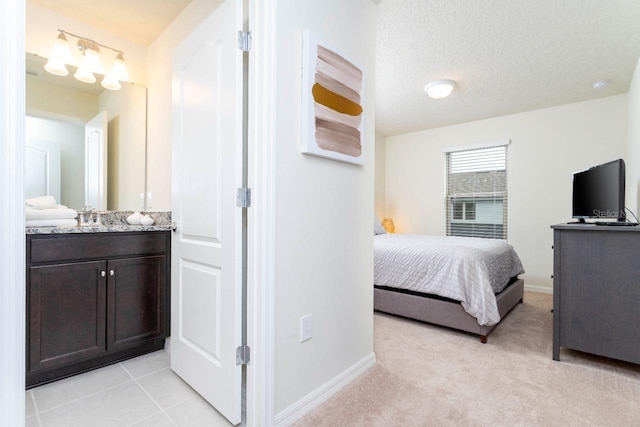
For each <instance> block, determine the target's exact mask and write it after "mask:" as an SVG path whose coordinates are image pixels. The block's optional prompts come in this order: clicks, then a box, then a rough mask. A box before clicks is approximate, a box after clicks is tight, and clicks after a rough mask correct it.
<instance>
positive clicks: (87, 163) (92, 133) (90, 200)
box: [84, 111, 108, 211]
mask: <svg viewBox="0 0 640 427" xmlns="http://www.w3.org/2000/svg"><path fill="white" fill-rule="evenodd" d="M107 124H108V119H107V112H106V111H101V112H99V113H98V115H97V116H95V117H94V118H93V119H91V120H89V121H88V122H87V123H86V124H85V125H84V204H85V206H91V207H92V208H94V209H97V210H99V211H106V210H107Z"/></svg>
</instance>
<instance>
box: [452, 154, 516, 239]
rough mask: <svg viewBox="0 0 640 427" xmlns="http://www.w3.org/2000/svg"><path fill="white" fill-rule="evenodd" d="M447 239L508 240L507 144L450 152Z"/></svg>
mask: <svg viewBox="0 0 640 427" xmlns="http://www.w3.org/2000/svg"><path fill="white" fill-rule="evenodd" d="M446 162H447V197H446V204H447V206H446V209H447V215H446V218H447V236H462V237H485V238H493V239H505V240H506V238H507V145H506V144H504V145H499V146H493V147H488V148H477V149H466V150H459V151H450V152H447V153H446Z"/></svg>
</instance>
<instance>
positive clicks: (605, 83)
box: [592, 80, 609, 90]
mask: <svg viewBox="0 0 640 427" xmlns="http://www.w3.org/2000/svg"><path fill="white" fill-rule="evenodd" d="M592 86H593V88H594V89H595V90H601V89H604V88H606V87H607V86H609V80H598V81H597V82H593V85H592Z"/></svg>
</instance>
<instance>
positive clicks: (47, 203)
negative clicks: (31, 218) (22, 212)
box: [26, 196, 56, 209]
mask: <svg viewBox="0 0 640 427" xmlns="http://www.w3.org/2000/svg"><path fill="white" fill-rule="evenodd" d="M26 202H27V206H29V207H32V208H34V209H55V207H56V199H55V197H52V196H40V197H32V198H30V199H27V200H26Z"/></svg>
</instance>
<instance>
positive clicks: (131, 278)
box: [107, 255, 167, 351]
mask: <svg viewBox="0 0 640 427" xmlns="http://www.w3.org/2000/svg"><path fill="white" fill-rule="evenodd" d="M166 265H167V258H166V256H164V255H158V256H144V257H137V258H126V259H116V260H109V261H108V263H107V277H108V280H107V351H114V350H120V349H124V348H127V347H131V346H135V345H136V344H139V343H140V342H143V341H147V340H151V339H154V338H159V337H164V335H165V312H166V307H165V301H166V276H167V274H166Z"/></svg>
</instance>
